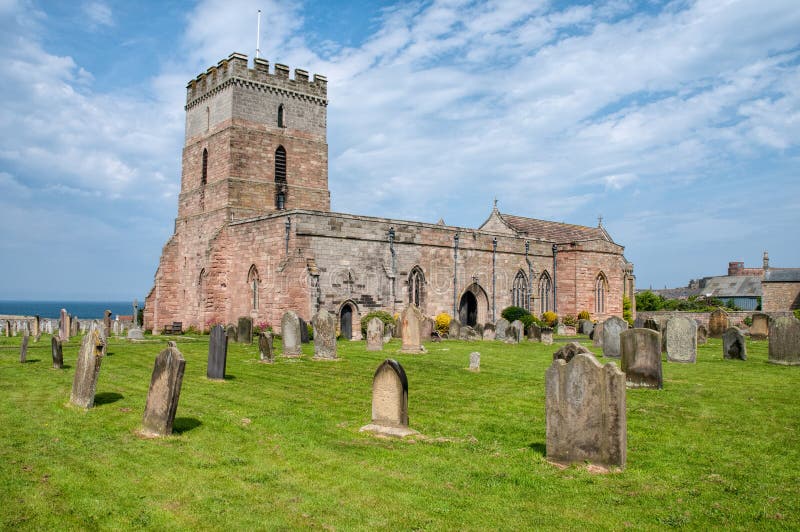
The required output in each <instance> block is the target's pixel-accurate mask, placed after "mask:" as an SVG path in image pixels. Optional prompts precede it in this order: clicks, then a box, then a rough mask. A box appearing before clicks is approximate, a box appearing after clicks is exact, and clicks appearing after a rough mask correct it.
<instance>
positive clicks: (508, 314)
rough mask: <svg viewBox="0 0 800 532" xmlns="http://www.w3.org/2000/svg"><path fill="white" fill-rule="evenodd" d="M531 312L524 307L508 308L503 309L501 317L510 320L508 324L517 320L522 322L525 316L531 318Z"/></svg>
mask: <svg viewBox="0 0 800 532" xmlns="http://www.w3.org/2000/svg"><path fill="white" fill-rule="evenodd" d="M530 314H531V313H530V312H528V311H527V310H525V309H524V308H522V307H513V306H512V307H506V308H504V309H503V312H501V313H500V316H502V317H503V318H505V319H506V320H508V323H513V322H515V321H517V320H520V321H522V317H523V316H530Z"/></svg>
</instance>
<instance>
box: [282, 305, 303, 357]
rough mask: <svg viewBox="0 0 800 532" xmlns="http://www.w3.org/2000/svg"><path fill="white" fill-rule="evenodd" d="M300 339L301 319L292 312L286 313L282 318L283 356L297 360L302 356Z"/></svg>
mask: <svg viewBox="0 0 800 532" xmlns="http://www.w3.org/2000/svg"><path fill="white" fill-rule="evenodd" d="M300 338H301V336H300V318H298V317H297V314H295V313H294V312H292V311H291V310H289V311H287V312H284V313H283V317H282V318H281V340H282V343H283V356H285V357H289V358H297V357H299V356H300V355H301V354H302V351H301V349H300V344H301V340H300Z"/></svg>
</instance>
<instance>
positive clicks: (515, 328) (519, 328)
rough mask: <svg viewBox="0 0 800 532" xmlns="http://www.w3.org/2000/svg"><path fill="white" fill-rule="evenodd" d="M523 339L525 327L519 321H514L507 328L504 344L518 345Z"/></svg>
mask: <svg viewBox="0 0 800 532" xmlns="http://www.w3.org/2000/svg"><path fill="white" fill-rule="evenodd" d="M523 338H525V326H524V325H523V324H522V322H521V321H519V320H514V321H513V322H512V323H511V325H509V326H508V329H507V333H506V342H508V343H512V344H518V343H520V342H521V341H522V339H523Z"/></svg>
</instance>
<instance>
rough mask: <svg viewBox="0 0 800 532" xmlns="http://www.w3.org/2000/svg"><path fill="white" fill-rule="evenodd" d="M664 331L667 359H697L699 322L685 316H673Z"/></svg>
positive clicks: (674, 360) (689, 361)
mask: <svg viewBox="0 0 800 532" xmlns="http://www.w3.org/2000/svg"><path fill="white" fill-rule="evenodd" d="M666 329H667V330H666V332H665V333H664V336H665V339H666V340H665V341H666V344H667V360H669V361H670V362H688V363H693V362H695V360H696V359H697V323H696V322H695V321H694V320H693V319H690V318H687V317H685V316H673V317H672V318H670V319H669V321H668V322H667V327H666Z"/></svg>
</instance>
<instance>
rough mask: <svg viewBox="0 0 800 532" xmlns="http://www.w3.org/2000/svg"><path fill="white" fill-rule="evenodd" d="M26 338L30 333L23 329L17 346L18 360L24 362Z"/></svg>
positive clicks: (26, 347) (26, 351)
mask: <svg viewBox="0 0 800 532" xmlns="http://www.w3.org/2000/svg"><path fill="white" fill-rule="evenodd" d="M28 338H30V335H29V334H28V331H25V332H24V333H23V335H22V343H21V344H20V346H19V361H20V362H21V363H22V364H24V363H25V361H26V360H27V359H28Z"/></svg>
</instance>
